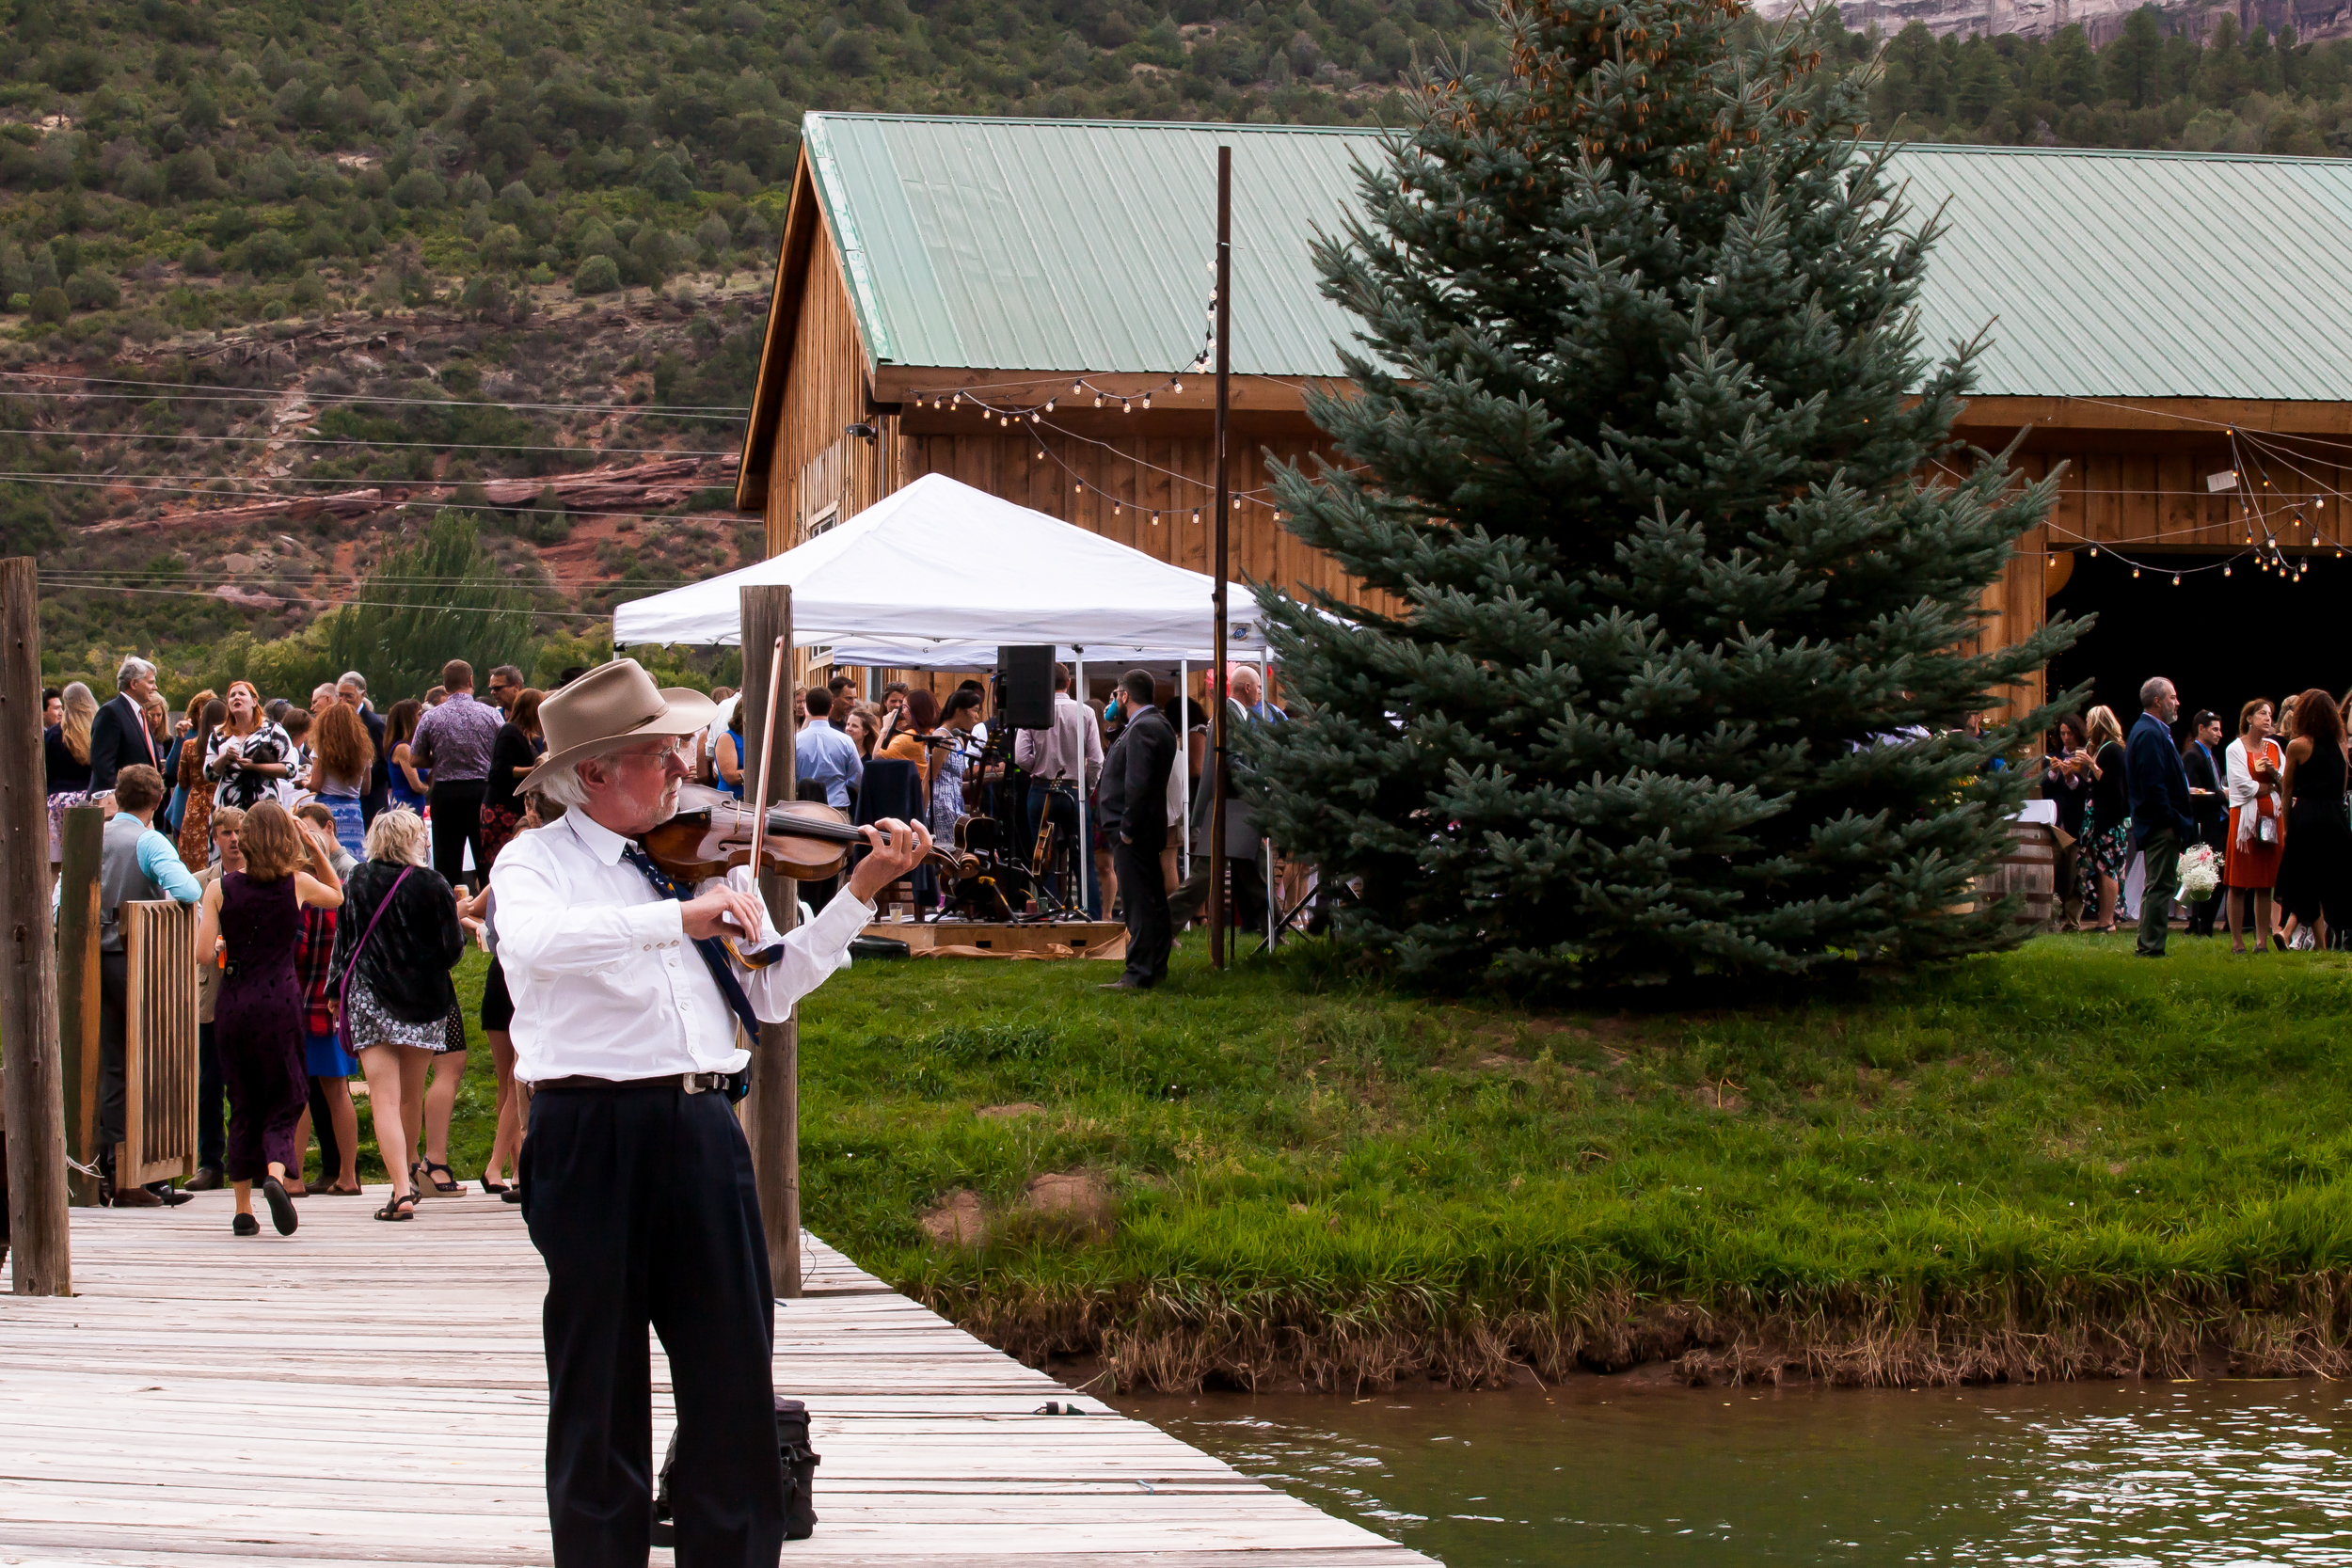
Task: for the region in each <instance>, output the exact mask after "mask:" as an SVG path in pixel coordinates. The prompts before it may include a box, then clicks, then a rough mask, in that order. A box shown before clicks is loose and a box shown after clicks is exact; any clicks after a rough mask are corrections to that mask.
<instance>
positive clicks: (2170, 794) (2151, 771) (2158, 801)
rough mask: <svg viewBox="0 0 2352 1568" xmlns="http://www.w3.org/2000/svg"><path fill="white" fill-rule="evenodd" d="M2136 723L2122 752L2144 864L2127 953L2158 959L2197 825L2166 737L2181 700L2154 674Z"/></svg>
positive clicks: (2176, 753)
mask: <svg viewBox="0 0 2352 1568" xmlns="http://www.w3.org/2000/svg"><path fill="white" fill-rule="evenodd" d="M2139 705H2140V709H2141V711H2140V715H2139V722H2138V723H2137V724H2134V725H2133V726H2132V735H2131V739H2130V740H2129V741H2128V742H2127V743H2126V744H2125V746H2124V750H2123V779H2124V787H2125V788H2126V789H2127V790H2129V791H2130V799H2131V802H2132V838H2133V840H2134V841H2135V842H2136V843H2137V844H2138V846H2139V849H2140V853H2141V854H2143V855H2145V856H2146V857H2147V859H2148V877H2147V880H2146V881H2145V883H2143V884H2142V886H2141V888H2140V894H2139V941H2138V942H2137V943H2136V944H2134V946H2133V949H2132V950H2133V951H2134V952H2136V953H2137V954H2138V955H2139V956H2140V957H2141V958H2163V957H2164V939H2165V938H2166V937H2167V936H2168V935H2169V934H2170V932H2171V929H2172V900H2173V898H2174V897H2175V896H2177V895H2179V893H2180V891H2181V847H2182V846H2183V845H2185V844H2187V843H2189V842H2190V841H2191V840H2192V839H2194V838H2195V837H2196V836H2197V824H2196V821H2195V819H2194V818H2193V817H2192V816H2190V801H2189V794H2188V771H2187V769H2185V768H2183V767H2182V766H2181V748H2180V745H2179V743H2178V742H2176V741H2175V740H2174V739H2173V738H2172V721H2173V720H2175V719H2177V718H2179V717H2180V714H2181V695H2180V693H2179V692H2177V691H2175V690H2173V689H2172V683H2171V682H2170V681H2169V680H2166V679H2165V678H2164V677H2163V676H2162V675H2157V676H2154V677H2153V678H2151V679H2150V680H2149V682H2148V683H2147V684H2146V685H2145V686H2142V687H2141V688H2140V689H2139Z"/></svg>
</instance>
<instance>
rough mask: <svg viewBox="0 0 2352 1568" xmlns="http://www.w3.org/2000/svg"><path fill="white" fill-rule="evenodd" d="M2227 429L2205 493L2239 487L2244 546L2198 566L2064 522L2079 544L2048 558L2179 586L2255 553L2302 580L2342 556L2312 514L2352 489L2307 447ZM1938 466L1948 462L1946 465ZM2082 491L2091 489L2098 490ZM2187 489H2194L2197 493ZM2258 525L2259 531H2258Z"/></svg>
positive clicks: (2189, 530)
mask: <svg viewBox="0 0 2352 1568" xmlns="http://www.w3.org/2000/svg"><path fill="white" fill-rule="evenodd" d="M2221 428H2222V430H2223V432H2224V434H2225V435H2226V436H2227V437H2228V439H2229V441H2230V452H2231V461H2232V464H2233V467H2231V468H2230V469H2229V470H2228V471H2227V472H2226V473H2224V474H2215V475H2212V476H2210V477H2209V479H2208V481H2207V490H2206V493H2207V494H2209V495H2212V494H2223V493H2231V494H2232V499H2233V501H2234V503H2235V505H2236V508H2237V516H2236V518H2235V519H2234V520H2235V522H2236V524H2237V527H2238V530H2239V531H2240V532H2241V533H2242V534H2243V536H2244V542H2245V546H2246V547H2245V548H2243V549H2240V550H2237V551H2235V552H2233V553H2232V554H2231V555H2229V556H2226V557H2224V558H2222V559H2221V560H2218V561H2208V562H2203V563H2202V564H2200V565H2196V566H2181V565H2177V564H2173V565H2167V564H2162V563H2159V562H2154V561H2149V560H2144V559H2140V558H2137V557H2134V556H2131V555H2127V554H2125V553H2124V552H2123V551H2122V550H2120V549H2117V548H2116V547H2115V546H2114V545H2113V544H2112V543H2111V542H2108V541H2103V540H2098V539H2094V538H2093V537H2091V536H2090V534H2087V533H2083V532H2080V531H2076V530H2074V529H2069V528H2067V527H2065V525H2063V524H2059V523H2050V524H2048V525H2046V526H2047V527H2048V528H2049V529H2050V530H2051V531H2054V532H2061V533H2064V534H2067V535H2069V536H2070V537H2072V538H2073V539H2074V541H2075V543H2074V544H2072V545H2069V546H2064V547H2062V548H2056V549H2050V550H2049V551H2048V552H2047V561H2048V564H2050V565H2052V566H2055V565H2057V564H2058V557H2059V556H2060V555H2071V554H2074V552H2075V551H2077V550H2081V551H2084V552H2085V553H2087V554H2089V555H2090V556H2091V557H2092V558H2093V559H2096V558H2097V557H2098V556H2100V555H2101V554H2103V553H2104V554H2106V555H2109V556H2112V557H2113V558H2114V559H2115V560H2117V561H2118V562H2122V564H2124V565H2126V566H2129V567H2130V568H2131V572H2132V577H2133V578H2134V579H2137V578H2140V577H2141V576H2143V575H2146V574H2153V575H2156V576H2159V577H2169V578H2171V579H2172V585H2173V586H2174V587H2176V588H2178V587H2180V586H2182V585H2183V583H2184V582H2185V580H2186V579H2187V578H2192V577H2196V576H2199V575H2201V574H2202V573H2206V572H2219V573H2220V574H2221V575H2222V576H2223V577H2225V578H2226V577H2230V576H2232V575H2233V569H2234V568H2235V567H2236V566H2237V565H2238V564H2240V563H2241V562H2246V561H2248V560H2249V559H2250V560H2251V561H2252V562H2254V566H2255V569H2256V570H2258V571H2262V572H2265V573H2268V572H2277V573H2278V574H2280V576H2281V577H2282V578H2285V580H2287V581H2289V582H2297V583H2299V582H2301V581H2302V580H2303V579H2304V578H2305V576H2306V575H2307V574H2308V573H2309V572H2310V570H2311V566H2312V561H2313V560H2314V559H2315V558H2316V557H2317V556H2318V555H2319V553H2320V552H2321V551H2323V550H2324V551H2328V552H2331V553H2332V554H2333V555H2334V556H2335V558H2336V559H2337V560H2342V559H2343V558H2344V547H2345V544H2344V539H2343V538H2342V537H2340V536H2338V535H2335V534H2331V533H2329V532H2328V531H2327V530H2325V529H2324V528H2323V527H2321V526H2320V524H2319V523H2316V522H2314V521H2312V517H2311V515H2310V514H2312V513H2320V512H2325V511H2326V509H2327V505H2328V500H2329V499H2335V500H2336V501H2337V502H2338V503H2339V511H2340V512H2341V510H2342V506H2343V504H2344V503H2345V502H2348V501H2352V495H2347V494H2346V493H2345V492H2344V491H2342V490H2340V489H2338V488H2336V487H2334V486H2332V485H2328V484H2326V483H2322V482H2321V481H2320V480H2319V478H2318V477H2317V476H2316V475H2313V474H2311V473H2309V472H2307V471H2306V470H2305V469H2303V468H2302V467H2300V466H2299V465H2298V464H2296V462H2295V461H2294V458H2295V457H2296V456H2297V455H2300V454H2297V453H2291V452H2284V451H2279V450H2278V449H2276V448H2275V447H2272V446H2270V445H2268V444H2267V443H2265V442H2264V441H2263V440H2261V439H2260V438H2259V437H2257V436H2254V434H2253V433H2252V432H2249V431H2244V430H2241V429H2240V428H2239V427H2237V426H2234V425H2229V426H2222V427H2221ZM2265 459H2268V460H2271V461H2276V462H2277V463H2278V465H2279V467H2281V468H2282V469H2285V470H2286V471H2288V472H2289V473H2291V474H2293V475H2294V476H2295V477H2296V478H2297V479H2300V480H2302V481H2304V482H2305V483H2307V484H2308V485H2309V489H2308V490H2307V491H2301V492H2296V491H2290V490H2289V489H2288V488H2287V487H2286V486H2285V485H2282V484H2281V483H2280V482H2279V481H2278V480H2276V479H2274V478H2273V477H2272V476H2271V470H2270V461H2266V460H2265ZM1938 466H1939V467H1944V465H1940V464H1939V465H1938ZM1946 471H1947V472H1949V473H1952V475H1953V477H1954V478H1956V479H1957V478H1960V477H1962V476H1961V475H1959V474H1958V473H1957V472H1956V471H1954V470H1951V469H1949V468H1948V467H1947V468H1946ZM2217 482H2219V483H2217ZM2082 493H2083V494H2092V493H2094V492H2090V491H2085V492H2082ZM2095 493H2096V494H2101V495H2121V494H2141V493H2144V492H2133V491H2104V490H2103V491H2098V492H2095ZM2185 493H2187V494H2195V493H2196V492H2185ZM2280 520H2283V522H2284V523H2285V526H2286V527H2287V528H2288V529H2289V530H2291V531H2303V530H2308V531H2309V533H2310V538H2309V540H2308V542H2306V541H2304V540H2300V539H2286V540H2282V539H2281V538H2280V530H2279V528H2278V526H2275V525H2276V523H2277V522H2278V521H2280ZM2211 527H2212V525H2211V524H2208V523H2200V524H2192V525H2190V526H2188V527H2185V528H2180V529H2174V530H2169V531H2164V532H2159V533H2156V534H2153V535H2150V536H2149V537H2150V538H2152V539H2162V538H2166V537H2169V536H2171V535H2175V534H2201V533H2204V532H2206V531H2208V530H2209V529H2210V528H2211ZM2257 530H2259V531H2260V534H2259V537H2258V536H2257ZM2290 551H2292V553H2290Z"/></svg>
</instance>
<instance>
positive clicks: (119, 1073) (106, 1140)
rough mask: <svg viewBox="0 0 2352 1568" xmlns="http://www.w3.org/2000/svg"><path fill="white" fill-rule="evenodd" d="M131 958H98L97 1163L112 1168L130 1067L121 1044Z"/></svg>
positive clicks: (124, 1036) (125, 1028)
mask: <svg viewBox="0 0 2352 1568" xmlns="http://www.w3.org/2000/svg"><path fill="white" fill-rule="evenodd" d="M130 996H131V956H130V955H129V954H128V953H101V954H99V955H98V1163H99V1164H101V1165H102V1166H103V1167H104V1168H105V1169H107V1170H112V1169H114V1164H115V1146H116V1145H117V1144H119V1143H120V1142H121V1141H122V1132H123V1128H124V1126H125V1120H124V1115H125V1112H124V1101H125V1100H126V1098H127V1093H128V1084H129V1080H128V1077H127V1074H128V1073H129V1071H130V1064H129V1063H128V1061H127V1060H126V1059H125V1054H124V1053H125V1050H126V1045H125V1041H126V1039H127V1037H128V1035H127V1031H128V1030H129V1028H130Z"/></svg>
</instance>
